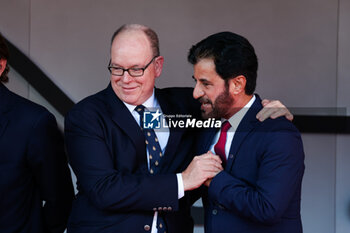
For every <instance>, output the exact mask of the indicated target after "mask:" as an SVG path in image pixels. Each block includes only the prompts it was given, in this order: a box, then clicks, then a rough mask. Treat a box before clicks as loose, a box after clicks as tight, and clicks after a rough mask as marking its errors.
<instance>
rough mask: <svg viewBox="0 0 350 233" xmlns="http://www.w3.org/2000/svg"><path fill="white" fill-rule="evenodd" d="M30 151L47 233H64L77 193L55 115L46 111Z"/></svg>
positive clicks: (39, 120)
mask: <svg viewBox="0 0 350 233" xmlns="http://www.w3.org/2000/svg"><path fill="white" fill-rule="evenodd" d="M27 151H28V163H29V165H30V168H31V169H32V170H33V174H34V180H35V183H36V185H37V186H38V190H39V192H40V196H41V199H42V201H44V202H45V204H44V205H43V207H42V208H43V210H42V213H43V222H44V229H45V232H48V233H62V232H64V229H65V228H66V224H67V220H68V216H69V213H70V210H71V205H72V200H73V198H74V190H73V185H72V180H71V174H70V171H69V168H68V163H67V158H66V154H65V152H64V145H63V136H62V135H61V133H60V132H59V131H58V128H57V125H56V120H55V118H54V116H53V115H52V114H50V113H48V112H46V111H45V112H44V113H43V114H41V115H40V117H39V118H38V119H37V122H36V124H35V126H34V128H33V129H32V136H31V138H30V141H29V144H28V150H27Z"/></svg>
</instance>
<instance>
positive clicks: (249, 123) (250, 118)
mask: <svg viewBox="0 0 350 233" xmlns="http://www.w3.org/2000/svg"><path fill="white" fill-rule="evenodd" d="M261 108H262V105H261V99H260V97H259V96H258V95H256V99H255V101H254V103H253V105H252V106H251V107H250V108H249V110H248V112H247V113H246V114H245V116H244V117H243V119H242V121H241V122H240V124H239V125H238V128H237V130H236V132H235V135H234V137H233V140H232V144H231V148H230V153H229V156H228V160H227V165H226V168H225V170H226V171H229V170H231V167H232V165H233V162H234V160H235V158H236V155H237V153H238V151H239V148H240V146H241V144H242V143H243V141H244V139H245V138H246V137H247V135H248V134H249V133H250V132H251V131H252V130H253V129H254V128H255V127H256V125H257V124H259V121H258V120H257V119H256V114H257V113H258V112H259V111H260V110H261Z"/></svg>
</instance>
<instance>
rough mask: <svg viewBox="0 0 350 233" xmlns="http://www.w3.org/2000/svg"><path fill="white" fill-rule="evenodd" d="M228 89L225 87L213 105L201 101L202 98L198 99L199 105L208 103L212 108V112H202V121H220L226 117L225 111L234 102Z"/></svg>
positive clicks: (207, 101) (206, 100) (204, 100)
mask: <svg viewBox="0 0 350 233" xmlns="http://www.w3.org/2000/svg"><path fill="white" fill-rule="evenodd" d="M228 89H229V88H228V86H226V85H225V90H224V91H223V92H222V93H220V95H219V96H218V97H217V98H216V99H215V101H214V104H213V103H212V102H211V101H210V100H209V99H203V97H201V98H200V99H199V101H200V102H201V103H208V104H210V105H211V106H212V111H210V112H208V113H206V112H205V111H204V110H202V117H203V118H204V119H208V118H215V119H221V118H226V117H227V116H226V115H227V111H228V109H229V108H230V107H231V106H232V105H233V102H234V100H233V98H232V97H231V96H230V92H229V90H228Z"/></svg>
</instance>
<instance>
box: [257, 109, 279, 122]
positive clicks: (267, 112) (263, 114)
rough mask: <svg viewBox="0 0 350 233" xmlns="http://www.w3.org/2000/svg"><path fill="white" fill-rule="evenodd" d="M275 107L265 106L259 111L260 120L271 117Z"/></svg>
mask: <svg viewBox="0 0 350 233" xmlns="http://www.w3.org/2000/svg"><path fill="white" fill-rule="evenodd" d="M274 111H275V109H274V108H266V107H264V108H263V109H262V110H261V111H260V112H259V114H258V115H259V116H258V115H257V118H258V120H259V121H264V120H266V119H267V118H269V117H270V116H271V115H272V114H273V113H274Z"/></svg>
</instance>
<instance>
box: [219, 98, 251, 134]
mask: <svg viewBox="0 0 350 233" xmlns="http://www.w3.org/2000/svg"><path fill="white" fill-rule="evenodd" d="M255 99H256V97H255V95H253V97H252V98H251V99H250V100H249V102H248V103H247V104H246V105H245V106H244V107H243V108H242V109H241V110H239V111H238V112H237V113H236V114H234V115H233V116H232V117H231V118H230V119H228V121H229V122H230V124H231V126H232V127H231V128H230V129H229V131H236V130H237V128H238V125H239V123H240V122H241V121H242V119H243V117H244V116H245V114H246V113H247V112H248V110H249V108H250V107H251V106H252V105H253V103H254V101H255ZM225 120H226V119H222V121H225Z"/></svg>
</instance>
